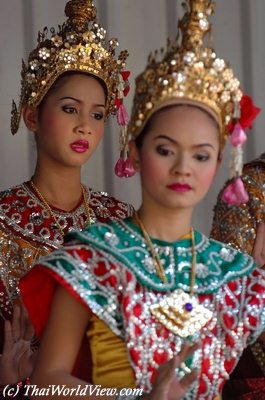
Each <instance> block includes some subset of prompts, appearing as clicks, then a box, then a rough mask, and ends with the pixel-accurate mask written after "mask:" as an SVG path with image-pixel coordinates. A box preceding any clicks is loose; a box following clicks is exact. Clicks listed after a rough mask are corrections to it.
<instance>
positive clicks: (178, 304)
mask: <svg viewBox="0 0 265 400" xmlns="http://www.w3.org/2000/svg"><path fill="white" fill-rule="evenodd" d="M134 218H135V221H136V222H137V224H138V225H139V227H140V229H141V231H142V234H143V237H144V239H145V241H146V243H147V245H148V247H149V250H150V253H151V256H152V259H153V261H154V264H155V268H156V272H157V275H158V276H159V277H160V279H161V281H162V282H163V283H166V274H165V271H164V268H163V266H162V264H161V261H160V258H159V254H158V253H157V251H156V249H155V247H154V245H153V243H152V240H151V238H150V236H149V234H148V232H147V230H146V228H145V226H144V224H143V222H142V221H141V219H140V217H139V214H138V213H137V212H135V213H134ZM191 243H192V246H191V247H192V250H191V251H192V260H191V274H190V291H189V293H186V292H184V291H183V290H181V289H176V290H174V291H173V292H171V293H170V294H169V295H168V296H165V297H163V299H162V300H161V301H160V302H159V303H157V304H153V305H151V307H150V311H151V313H152V314H153V315H154V316H155V317H156V319H157V320H158V321H159V322H160V323H161V324H162V325H164V326H166V328H167V329H169V330H170V331H172V332H173V333H175V334H177V335H179V336H182V337H187V336H191V335H193V334H194V333H196V332H197V331H198V330H200V329H201V328H202V327H203V326H204V325H206V323H207V322H208V321H209V320H210V319H211V318H212V312H211V311H210V310H208V309H207V308H206V307H204V306H203V305H201V304H200V303H199V301H198V298H197V296H196V295H195V294H194V285H195V278H196V247H195V238H194V230H193V228H192V229H191Z"/></svg>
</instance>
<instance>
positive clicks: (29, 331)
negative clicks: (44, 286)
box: [21, 306, 34, 340]
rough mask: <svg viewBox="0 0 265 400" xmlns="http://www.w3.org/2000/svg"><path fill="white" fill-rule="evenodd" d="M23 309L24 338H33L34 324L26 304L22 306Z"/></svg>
mask: <svg viewBox="0 0 265 400" xmlns="http://www.w3.org/2000/svg"><path fill="white" fill-rule="evenodd" d="M21 311H22V315H23V339H25V340H31V339H32V338H33V336H34V328H33V325H32V324H31V321H30V319H29V315H28V312H27V309H26V308H25V307H24V306H22V309H21Z"/></svg>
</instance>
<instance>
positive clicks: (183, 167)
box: [171, 154, 190, 176]
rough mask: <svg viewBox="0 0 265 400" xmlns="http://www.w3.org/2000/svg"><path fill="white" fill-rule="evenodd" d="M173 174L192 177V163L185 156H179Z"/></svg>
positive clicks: (174, 164) (174, 163)
mask: <svg viewBox="0 0 265 400" xmlns="http://www.w3.org/2000/svg"><path fill="white" fill-rule="evenodd" d="M171 172H172V173H173V174H175V175H186V176H188V175H190V163H189V161H188V157H187V156H186V155H185V154H177V155H176V158H175V159H174V162H173V165H172V169H171Z"/></svg>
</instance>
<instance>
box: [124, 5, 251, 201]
mask: <svg viewBox="0 0 265 400" xmlns="http://www.w3.org/2000/svg"><path fill="white" fill-rule="evenodd" d="M183 6H184V8H185V13H184V16H183V18H182V19H181V20H180V21H179V24H178V35H177V38H176V40H175V41H174V42H172V41H170V40H168V43H167V47H166V49H162V50H161V51H156V52H155V53H153V54H150V56H149V58H148V63H147V66H146V68H145V71H144V72H143V73H142V74H140V75H139V76H138V77H137V78H136V89H135V96H134V102H133V109H132V116H131V121H130V124H129V127H128V132H129V135H127V136H126V137H124V138H122V139H121V144H122V146H123V148H124V147H126V145H127V143H128V140H129V138H135V137H137V136H138V135H139V134H140V133H141V132H142V130H143V128H144V127H145V125H146V123H147V121H148V120H149V119H150V117H151V116H152V115H153V114H154V113H155V112H156V111H157V110H159V109H160V108H163V107H165V106H167V105H171V104H195V105H197V106H199V107H201V108H203V109H205V110H207V111H208V112H209V113H210V114H211V115H213V117H214V118H215V119H216V121H217V122H218V125H219V129H220V148H221V151H222V150H223V148H224V144H225V141H226V139H227V136H228V134H229V132H230V131H231V126H232V125H235V129H233V133H232V135H231V139H232V137H234V136H236V139H235V140H232V145H233V146H235V151H234V152H235V154H234V156H235V157H234V162H233V165H232V167H231V173H232V175H233V177H235V178H238V177H239V176H240V175H241V172H242V164H243V158H242V151H241V145H242V144H243V143H244V141H245V135H244V132H243V128H244V129H245V128H247V127H249V126H250V125H251V122H252V120H253V119H254V118H255V116H256V115H257V113H258V111H259V109H257V108H255V107H254V106H253V108H252V110H253V118H252V119H251V120H250V121H249V122H250V123H249V124H248V125H247V126H244V127H243V126H242V124H241V125H240V118H241V116H242V107H241V106H242V104H243V103H246V101H245V100H246V96H243V93H242V90H241V88H240V82H239V80H238V79H237V78H236V77H235V75H234V73H233V71H232V69H231V68H230V66H229V64H228V63H227V62H226V61H225V60H223V59H221V58H219V57H217V55H216V53H215V51H214V49H213V48H212V47H211V46H210V45H208V44H207V43H206V39H207V38H209V37H210V35H209V33H210V32H211V24H210V22H209V20H208V19H209V17H210V16H211V15H212V14H213V11H214V6H215V3H214V1H213V0H185V1H184V2H183ZM208 42H209V40H208ZM247 102H249V98H247ZM251 104H252V103H251ZM230 133H231V132H230ZM236 182H237V185H236V189H239V187H238V181H237V180H236ZM240 182H242V181H240ZM240 188H241V189H242V187H241V186H240ZM234 189H235V188H233V190H234ZM241 195H242V196H243V197H244V196H245V193H243V192H242V190H241ZM242 196H241V197H242ZM230 197H231V196H230ZM236 197H240V196H236ZM244 199H246V196H245V198H244ZM234 200H235V201H236V202H237V200H238V199H234ZM240 200H242V198H241V199H240Z"/></svg>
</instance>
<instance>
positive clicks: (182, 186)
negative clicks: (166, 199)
mask: <svg viewBox="0 0 265 400" xmlns="http://www.w3.org/2000/svg"><path fill="white" fill-rule="evenodd" d="M167 187H168V188H169V189H171V190H174V191H175V192H181V193H184V192H189V191H190V190H191V186H190V185H189V184H188V183H173V184H172V185H168V186H167Z"/></svg>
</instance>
